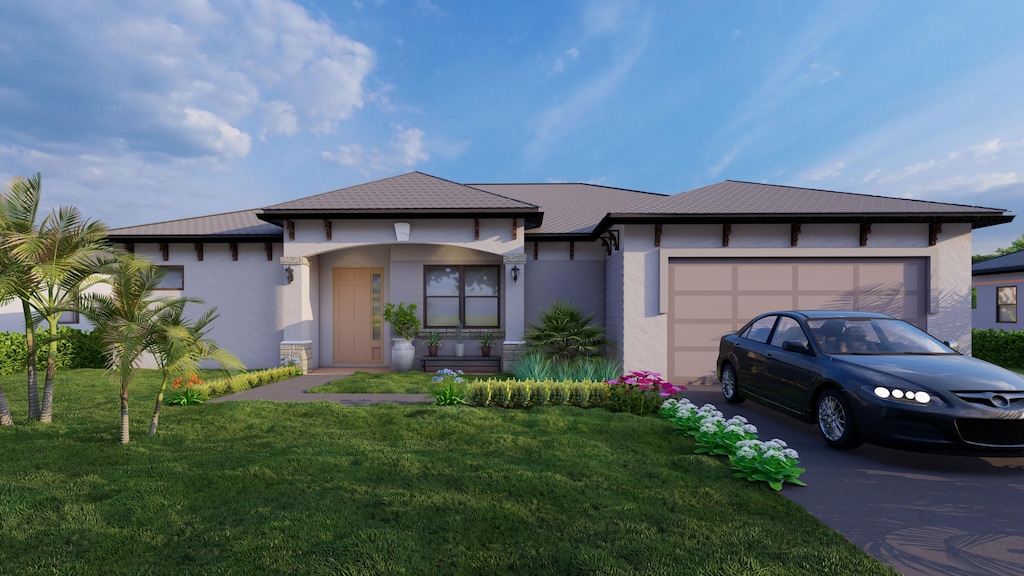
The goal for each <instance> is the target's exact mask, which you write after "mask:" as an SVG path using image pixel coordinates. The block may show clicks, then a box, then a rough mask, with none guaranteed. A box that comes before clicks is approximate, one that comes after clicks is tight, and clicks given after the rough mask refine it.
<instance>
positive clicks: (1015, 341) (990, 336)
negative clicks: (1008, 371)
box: [971, 330, 1024, 368]
mask: <svg viewBox="0 0 1024 576" xmlns="http://www.w3.org/2000/svg"><path fill="white" fill-rule="evenodd" d="M971 354H973V355H974V357H975V358H980V359H982V360H985V361H987V362H991V363H993V364H997V365H999V366H1002V367H1004V368H1024V332H1022V331H1003V330H974V331H973V332H972V334H971Z"/></svg>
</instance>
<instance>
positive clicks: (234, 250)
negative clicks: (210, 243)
mask: <svg viewBox="0 0 1024 576" xmlns="http://www.w3.org/2000/svg"><path fill="white" fill-rule="evenodd" d="M228 248H231V259H232V260H236V261H237V260H238V242H228Z"/></svg>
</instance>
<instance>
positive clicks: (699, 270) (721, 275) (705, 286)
mask: <svg viewBox="0 0 1024 576" xmlns="http://www.w3.org/2000/svg"><path fill="white" fill-rule="evenodd" d="M672 280H673V282H674V283H675V287H676V290H680V291H690V290H692V291H695V292H706V291H716V292H717V291H721V290H732V268H730V267H723V266H713V265H712V266H703V265H700V264H694V265H693V266H686V267H685V268H683V267H678V268H674V269H673V270H672Z"/></svg>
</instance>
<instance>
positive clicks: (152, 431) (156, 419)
mask: <svg viewBox="0 0 1024 576" xmlns="http://www.w3.org/2000/svg"><path fill="white" fill-rule="evenodd" d="M166 389H167V376H166V375H165V376H164V379H163V380H162V381H161V382H160V393H159V394H157V395H156V407H155V408H153V419H152V420H150V421H149V435H150V437H152V436H154V435H156V427H157V424H159V423H160V407H161V406H163V405H164V390H166Z"/></svg>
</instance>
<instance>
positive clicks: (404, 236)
mask: <svg viewBox="0 0 1024 576" xmlns="http://www.w3.org/2000/svg"><path fill="white" fill-rule="evenodd" d="M411 228H412V225H411V224H409V223H408V222H395V240H396V241H398V242H408V241H409V231H410V229H411Z"/></svg>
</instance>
